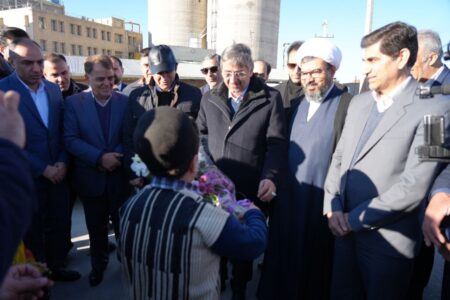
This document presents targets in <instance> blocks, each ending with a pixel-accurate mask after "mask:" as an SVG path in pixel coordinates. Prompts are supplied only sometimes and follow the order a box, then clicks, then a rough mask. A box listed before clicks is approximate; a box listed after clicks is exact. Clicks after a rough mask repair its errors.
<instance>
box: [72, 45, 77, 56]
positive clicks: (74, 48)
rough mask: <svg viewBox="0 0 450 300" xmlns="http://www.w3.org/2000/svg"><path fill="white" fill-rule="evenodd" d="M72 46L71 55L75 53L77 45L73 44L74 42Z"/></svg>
mask: <svg viewBox="0 0 450 300" xmlns="http://www.w3.org/2000/svg"><path fill="white" fill-rule="evenodd" d="M71 48H72V55H77V46H75V45H74V44H72V45H71Z"/></svg>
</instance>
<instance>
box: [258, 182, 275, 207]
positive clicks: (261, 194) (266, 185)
mask: <svg viewBox="0 0 450 300" xmlns="http://www.w3.org/2000/svg"><path fill="white" fill-rule="evenodd" d="M276 192H277V188H276V187H275V184H274V183H273V181H272V180H270V179H263V180H261V181H260V182H259V188H258V195H257V197H258V198H259V199H260V200H261V201H263V202H270V201H271V200H272V199H273V197H275V196H276Z"/></svg>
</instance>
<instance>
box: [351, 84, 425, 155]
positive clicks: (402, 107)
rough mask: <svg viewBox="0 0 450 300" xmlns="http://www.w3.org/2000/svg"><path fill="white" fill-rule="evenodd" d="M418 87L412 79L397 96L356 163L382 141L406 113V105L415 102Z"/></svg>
mask: <svg viewBox="0 0 450 300" xmlns="http://www.w3.org/2000/svg"><path fill="white" fill-rule="evenodd" d="M416 87H417V83H416V81H414V80H410V82H409V83H408V85H407V86H406V88H405V90H404V91H403V92H402V93H401V94H400V95H398V96H397V97H396V98H397V99H395V100H394V104H392V106H391V107H390V108H389V109H388V110H387V111H386V112H385V115H384V116H383V117H382V119H381V121H380V123H379V124H378V126H377V127H376V128H375V130H374V131H373V133H372V135H371V136H370V137H369V139H368V140H367V143H366V144H365V145H364V147H363V148H362V149H361V152H360V153H359V155H358V158H357V159H356V160H355V163H356V162H357V161H358V160H360V159H361V158H362V157H363V156H364V155H365V154H366V153H367V152H368V151H370V149H372V147H373V146H375V145H376V144H377V143H378V141H380V140H381V138H382V137H383V136H384V135H385V134H386V133H387V132H388V131H389V130H390V129H391V128H392V127H393V126H394V125H395V124H396V123H397V122H398V121H399V120H400V119H401V118H402V117H403V116H404V115H405V114H406V107H407V106H409V105H411V104H412V103H413V102H414V98H413V95H414V91H415V89H416ZM366 120H367V118H366ZM361 132H362V130H361ZM359 136H361V135H359Z"/></svg>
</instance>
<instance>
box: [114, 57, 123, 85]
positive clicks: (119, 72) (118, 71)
mask: <svg viewBox="0 0 450 300" xmlns="http://www.w3.org/2000/svg"><path fill="white" fill-rule="evenodd" d="M111 62H112V65H113V72H114V84H119V82H120V81H121V80H122V76H123V68H122V67H121V66H120V64H119V62H118V61H117V60H115V59H114V58H111Z"/></svg>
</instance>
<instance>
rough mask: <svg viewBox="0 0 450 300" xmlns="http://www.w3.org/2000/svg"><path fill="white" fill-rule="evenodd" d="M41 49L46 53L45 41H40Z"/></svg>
mask: <svg viewBox="0 0 450 300" xmlns="http://www.w3.org/2000/svg"><path fill="white" fill-rule="evenodd" d="M41 48H42V51H47V41H46V40H41Z"/></svg>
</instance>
